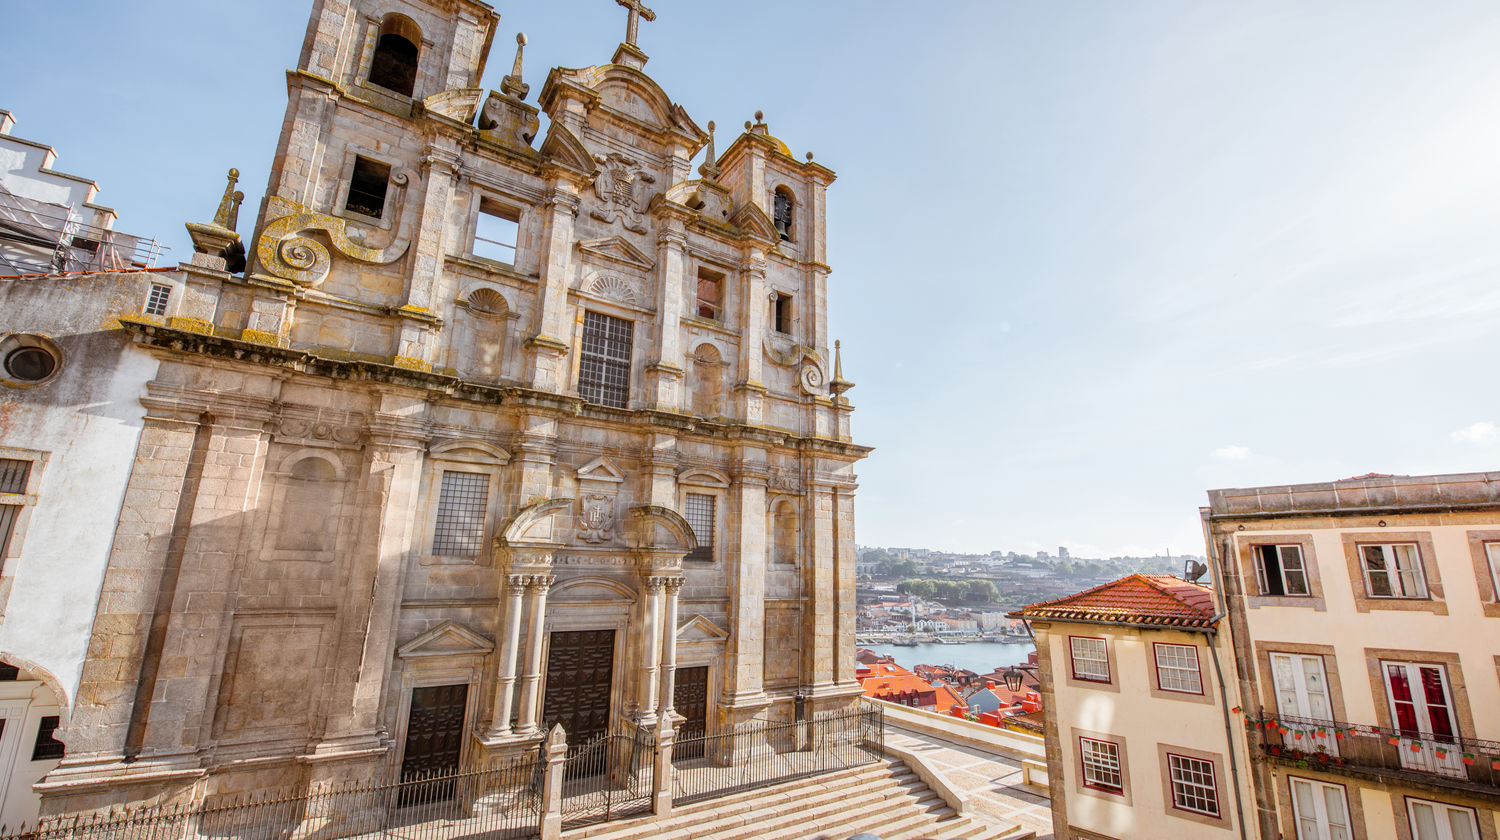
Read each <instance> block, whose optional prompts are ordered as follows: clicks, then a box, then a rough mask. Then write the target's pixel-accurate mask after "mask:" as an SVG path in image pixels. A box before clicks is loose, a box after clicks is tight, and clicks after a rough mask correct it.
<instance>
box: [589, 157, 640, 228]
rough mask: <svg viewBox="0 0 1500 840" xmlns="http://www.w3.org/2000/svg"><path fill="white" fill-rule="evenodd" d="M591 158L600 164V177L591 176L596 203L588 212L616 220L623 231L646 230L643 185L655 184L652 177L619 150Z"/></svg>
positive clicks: (591, 214) (595, 215) (605, 220)
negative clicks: (643, 214)
mask: <svg viewBox="0 0 1500 840" xmlns="http://www.w3.org/2000/svg"><path fill="white" fill-rule="evenodd" d="M594 160H596V161H598V163H599V176H598V177H597V178H595V179H594V196H595V197H596V198H598V199H599V203H598V206H597V207H596V208H595V209H593V210H590V211H589V215H590V216H592V217H594V218H595V219H598V220H599V221H601V222H613V221H614V220H616V219H619V220H620V223H621V224H623V225H624V226H625V229H626V230H629V231H633V232H635V233H645V232H646V223H645V221H644V220H643V219H642V218H641V209H640V205H641V201H642V199H643V198H644V192H645V191H644V189H643V186H642V185H643V184H650V183H654V182H655V181H656V178H655V176H653V175H652V174H651V173H650V172H646V171H643V170H642V169H641V166H640V164H638V163H636V162H635V161H633V160H631V159H630V158H628V157H625V156H624V155H622V154H619V153H618V152H613V153H611V154H610V155H609V156H607V157H596V158H594Z"/></svg>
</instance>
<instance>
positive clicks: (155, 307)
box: [144, 283, 172, 316]
mask: <svg viewBox="0 0 1500 840" xmlns="http://www.w3.org/2000/svg"><path fill="white" fill-rule="evenodd" d="M171 299H172V287H171V286H163V285H162V284H160V283H152V284H151V291H149V292H147V293H146V308H145V310H144V311H145V313H146V314H147V315H158V316H160V315H165V314H167V301H169V300H171Z"/></svg>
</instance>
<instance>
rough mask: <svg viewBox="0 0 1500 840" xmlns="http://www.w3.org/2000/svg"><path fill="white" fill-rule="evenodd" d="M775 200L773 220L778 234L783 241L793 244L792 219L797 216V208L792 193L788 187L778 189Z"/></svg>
mask: <svg viewBox="0 0 1500 840" xmlns="http://www.w3.org/2000/svg"><path fill="white" fill-rule="evenodd" d="M775 198H776V203H775V212H774V214H773V215H772V218H771V220H772V221H773V222H775V223H776V233H777V234H779V235H780V236H781V241H783V242H791V241H792V219H793V217H794V215H795V214H794V213H793V209H794V208H795V207H796V202H795V200H794V199H793V198H792V191H791V190H789V189H787V188H786V187H777V188H776V196H775Z"/></svg>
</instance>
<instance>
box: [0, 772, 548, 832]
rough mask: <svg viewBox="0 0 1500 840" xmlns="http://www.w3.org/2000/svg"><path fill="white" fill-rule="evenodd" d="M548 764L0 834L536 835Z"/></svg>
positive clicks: (79, 819)
mask: <svg viewBox="0 0 1500 840" xmlns="http://www.w3.org/2000/svg"><path fill="white" fill-rule="evenodd" d="M542 766H543V765H542V762H541V761H540V760H539V759H538V758H537V756H536V755H535V754H534V753H533V754H530V755H527V756H525V757H523V758H520V759H517V760H514V761H511V762H509V763H507V764H504V765H502V766H497V767H492V768H489V769H485V770H475V771H468V772H455V773H435V774H430V775H426V776H421V777H417V778H412V779H405V780H401V781H388V782H375V783H365V784H357V785H342V786H333V787H328V788H323V789H315V790H313V791H309V792H302V793H298V792H294V791H279V792H270V793H263V794H258V795H254V796H214V797H209V798H208V799H207V800H205V801H204V802H202V803H201V804H197V805H193V806H183V807H172V806H165V807H163V806H156V807H144V808H135V809H116V810H112V811H109V812H103V813H93V814H75V815H68V816H64V817H44V818H42V819H41V820H40V821H39V823H38V824H37V825H36V826H32V827H27V826H22V827H21V828H19V829H17V830H14V831H12V830H8V829H3V828H0V840H189V838H191V840H198V839H199V838H203V840H208V839H209V838H212V840H287V838H303V837H305V838H314V837H316V838H319V840H338V838H344V837H400V838H403V840H440V838H451V837H467V836H476V835H482V836H484V837H485V838H494V840H508V838H523V837H535V836H537V834H538V833H539V831H540V825H541V812H542V807H541V806H542V802H541V779H542V774H541V770H542Z"/></svg>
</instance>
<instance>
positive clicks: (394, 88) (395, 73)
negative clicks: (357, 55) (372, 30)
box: [370, 14, 422, 96]
mask: <svg viewBox="0 0 1500 840" xmlns="http://www.w3.org/2000/svg"><path fill="white" fill-rule="evenodd" d="M420 43H422V30H421V29H420V28H419V27H418V26H417V24H416V22H415V21H413V20H412V19H411V18H409V17H406V16H405V15H397V14H391V15H387V16H386V18H385V20H384V21H383V22H382V23H381V25H380V40H379V41H377V42H376V44H375V55H374V56H373V57H372V58H371V59H370V84H372V85H377V86H379V87H383V88H385V89H386V90H388V91H390V92H392V93H399V94H401V95H402V96H411V95H412V91H414V90H415V89H416V86H417V56H418V55H419V54H420V53H421V49H420V48H419V47H418V46H417V45H418V44H420Z"/></svg>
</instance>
